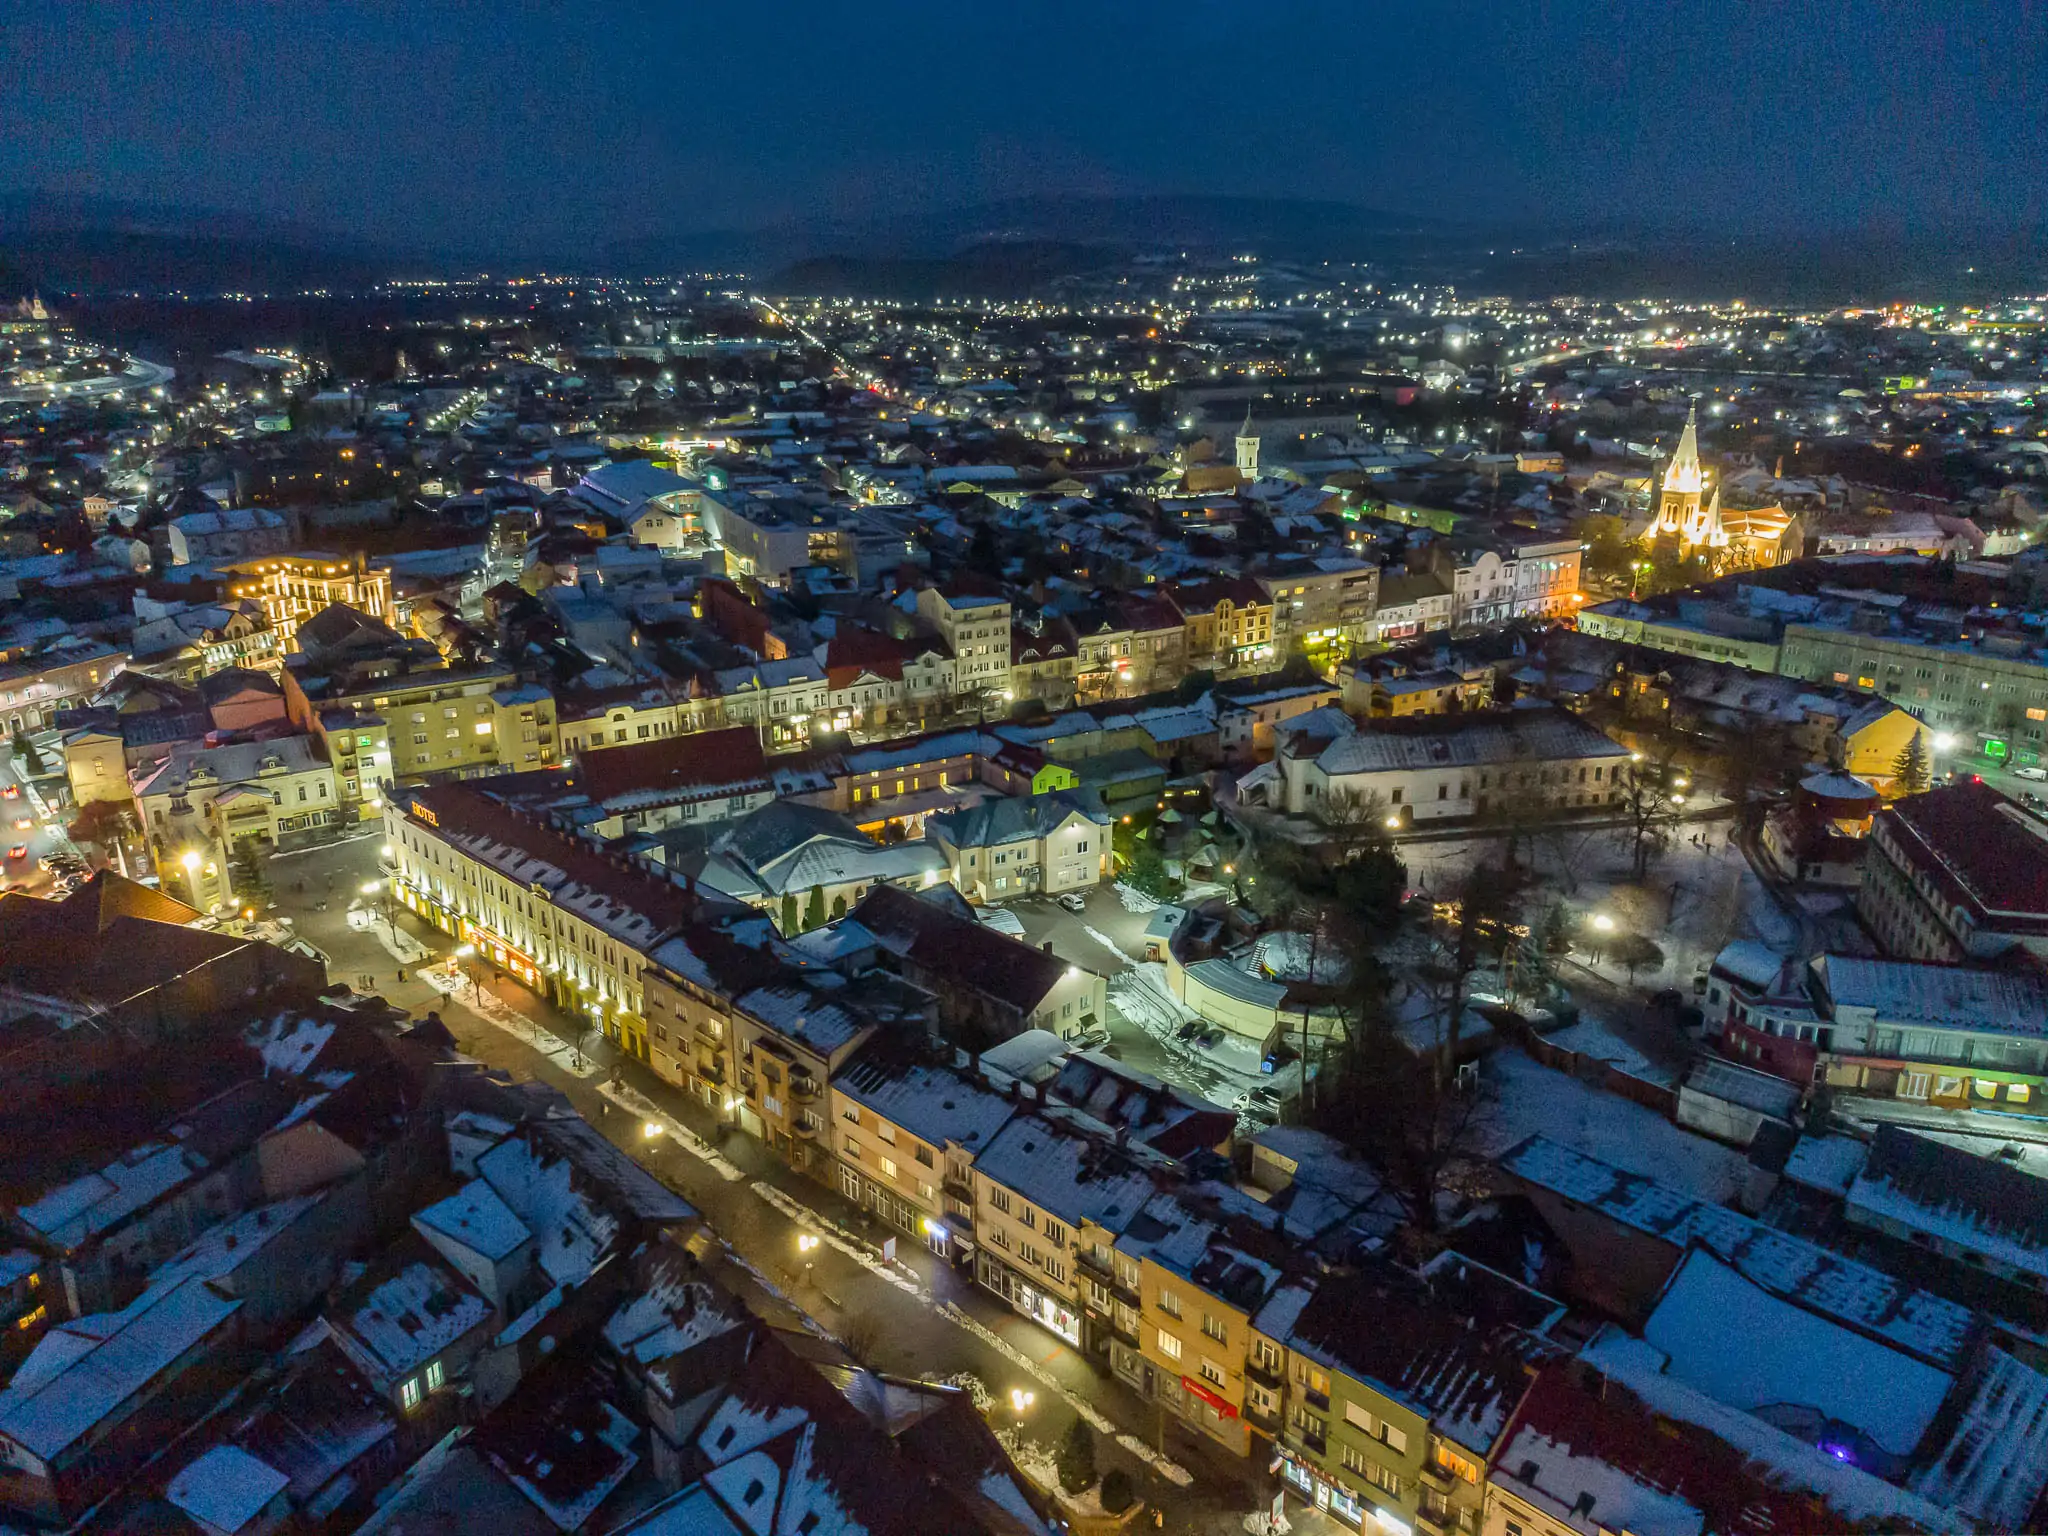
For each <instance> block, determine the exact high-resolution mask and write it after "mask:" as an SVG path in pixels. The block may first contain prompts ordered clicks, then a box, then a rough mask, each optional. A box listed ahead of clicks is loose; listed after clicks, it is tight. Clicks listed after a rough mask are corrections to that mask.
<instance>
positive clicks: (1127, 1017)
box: [1109, 960, 1265, 1094]
mask: <svg viewBox="0 0 2048 1536" xmlns="http://www.w3.org/2000/svg"><path fill="white" fill-rule="evenodd" d="M1109 1001H1110V1005H1111V1006H1112V1007H1113V1008H1115V1010H1116V1012H1117V1015H1118V1017H1120V1018H1122V1019H1123V1020H1124V1021H1125V1022H1126V1023H1128V1024H1134V1025H1136V1026H1137V1027H1138V1028H1139V1029H1141V1030H1143V1031H1144V1032H1145V1033H1146V1034H1148V1035H1150V1036H1151V1037H1152V1039H1153V1040H1154V1041H1156V1042H1157V1043H1158V1045H1159V1047H1160V1049H1162V1050H1163V1051H1165V1052H1166V1054H1167V1055H1168V1056H1170V1057H1172V1058H1173V1059H1174V1061H1176V1062H1178V1063H1181V1064H1184V1065H1186V1066H1189V1067H1193V1068H1196V1069H1197V1070H1198V1071H1202V1072H1205V1073H1206V1074H1207V1075H1208V1076H1209V1077H1211V1078H1213V1079H1215V1080H1217V1081H1219V1082H1221V1083H1224V1084H1226V1085H1231V1086H1234V1087H1235V1088H1237V1089H1243V1088H1245V1087H1246V1086H1248V1084H1249V1083H1250V1082H1252V1081H1256V1080H1257V1079H1259V1078H1261V1077H1263V1076H1264V1075H1265V1074H1264V1073H1263V1072H1262V1071H1261V1070H1260V1064H1261V1062H1262V1061H1263V1059H1264V1057H1263V1055H1262V1053H1261V1052H1260V1050H1259V1046H1258V1042H1256V1041H1254V1040H1250V1039H1247V1038H1246V1037H1245V1036H1243V1035H1238V1034H1233V1033H1232V1032H1231V1031H1229V1030H1227V1029H1222V1026H1220V1025H1215V1026H1210V1027H1211V1028H1212V1029H1217V1030H1221V1033H1222V1038H1221V1039H1219V1040H1218V1041H1217V1042H1216V1044H1215V1045H1213V1046H1205V1045H1201V1044H1198V1043H1196V1042H1194V1041H1190V1040H1183V1039H1181V1038H1180V1028H1181V1026H1182V1025H1183V1024H1190V1023H1196V1022H1200V1021H1201V1019H1202V1016H1201V1015H1200V1014H1199V1013H1197V1012H1195V1010H1194V1009H1192V1008H1190V1007H1188V1005H1187V1004H1186V1003H1183V1002H1182V1001H1181V1000H1180V999H1179V998H1177V997H1175V996H1174V995H1173V993H1172V992H1171V991H1170V990H1169V989H1168V987H1167V984H1166V967H1165V966H1163V965H1161V964H1160V963H1159V962H1158V961H1156V960H1148V961H1144V962H1142V963H1140V964H1137V965H1134V966H1132V967H1131V968H1130V969H1129V970H1127V971H1124V972H1122V973H1121V974H1120V975H1117V976H1113V977H1111V978H1110V983H1109ZM1213 1091H1214V1090H1213V1089H1212V1087H1211V1086H1210V1084H1209V1083H1207V1082H1202V1083H1200V1084H1199V1085H1196V1086H1195V1092H1197V1093H1204V1094H1207V1093H1211V1092H1213Z"/></svg>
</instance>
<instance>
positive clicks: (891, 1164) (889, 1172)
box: [875, 1157, 896, 1179]
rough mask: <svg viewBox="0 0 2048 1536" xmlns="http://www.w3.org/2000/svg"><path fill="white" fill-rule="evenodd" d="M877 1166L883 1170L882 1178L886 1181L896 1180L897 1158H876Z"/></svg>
mask: <svg viewBox="0 0 2048 1536" xmlns="http://www.w3.org/2000/svg"><path fill="white" fill-rule="evenodd" d="M875 1165H876V1166H877V1167H878V1168H880V1169H881V1170H882V1177H883V1178H885V1179H893V1178H895V1177H896V1159H895V1158H893V1157H878V1158H876V1159H875Z"/></svg>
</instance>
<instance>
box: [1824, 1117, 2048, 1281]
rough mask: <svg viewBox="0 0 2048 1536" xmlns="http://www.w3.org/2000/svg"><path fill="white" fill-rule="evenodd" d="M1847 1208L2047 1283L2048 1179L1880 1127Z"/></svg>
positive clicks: (1892, 1127) (1901, 1130)
mask: <svg viewBox="0 0 2048 1536" xmlns="http://www.w3.org/2000/svg"><path fill="white" fill-rule="evenodd" d="M1848 1198H1849V1208H1850V1210H1851V1211H1852V1212H1859V1211H1860V1212H1864V1213H1866V1214H1867V1215H1869V1216H1870V1217H1871V1218H1873V1219H1876V1220H1882V1221H1895V1222H1898V1223H1900V1224H1902V1225H1904V1226H1907V1227H1911V1228H1914V1229H1916V1230H1918V1231H1921V1232H1925V1233H1928V1234H1929V1235H1930V1236H1933V1237H1936V1238H1939V1239H1941V1240H1942V1241H1944V1242H1947V1243H1951V1244H1953V1245H1955V1246H1956V1247H1959V1248H1962V1249H1964V1250H1965V1251H1967V1252H1969V1253H1973V1254H1977V1255H1979V1256H1981V1257H1983V1258H1987V1259H1991V1260H1994V1261H1996V1262H1998V1263H2001V1264H2008V1265H2011V1266H2012V1267H2014V1268H2016V1269H2020V1270H2025V1271H2027V1272H2029V1273H2031V1274H2033V1275H2035V1276H2039V1277H2044V1278H2048V1179H2043V1178H2040V1177H2038V1176H2036V1175H2034V1174H2031V1173H2028V1172H2026V1171H2025V1170H2024V1169H2020V1168H2015V1167H2012V1166H2011V1165H2010V1164H2007V1163H2002V1162H1999V1161H1998V1160H1997V1159H1996V1158H1990V1157H1980V1156H1978V1155H1977V1154H1976V1153H1974V1152H1971V1151H1967V1150H1966V1149H1964V1148H1962V1147H1956V1146H1950V1145H1949V1144H1948V1143H1946V1142H1940V1141H1935V1140H1933V1139H1931V1138H1929V1137H1926V1136H1916V1135H1915V1134H1913V1132H1911V1131H1909V1130H1906V1129H1904V1128H1902V1127H1900V1126H1896V1125H1880V1126H1879V1127H1878V1128H1877V1137H1876V1139H1875V1140H1874V1141H1873V1142H1872V1143H1871V1147H1870V1156H1869V1157H1868V1158H1867V1159H1865V1161H1864V1164H1863V1169H1862V1171H1861V1172H1860V1173H1859V1174H1858V1175H1857V1176H1856V1181H1855V1183H1854V1184H1852V1185H1851V1186H1850V1188H1849V1197H1848Z"/></svg>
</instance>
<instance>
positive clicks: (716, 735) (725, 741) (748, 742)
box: [568, 725, 767, 803]
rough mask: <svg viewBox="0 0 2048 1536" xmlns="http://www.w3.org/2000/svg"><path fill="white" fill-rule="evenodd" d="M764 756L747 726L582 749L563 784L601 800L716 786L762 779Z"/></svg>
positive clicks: (756, 735) (756, 738) (765, 764)
mask: <svg viewBox="0 0 2048 1536" xmlns="http://www.w3.org/2000/svg"><path fill="white" fill-rule="evenodd" d="M766 774H767V755H766V754H765V753H764V752H762V750H761V738H760V736H759V735H758V734H756V733H755V730H754V728H753V727H752V726H750V725H735V726H731V727H729V728H727V729H726V730H722V731H698V732H696V733H694V734H692V735H688V736H667V737H663V738H662V739H661V740H659V741H650V742H646V743H635V744H633V745H631V746H624V747H606V748H605V749H604V750H603V751H601V752H586V753H584V754H583V755H582V757H581V758H580V759H579V761H578V763H577V766H576V769H575V771H574V772H572V773H571V774H570V775H569V778H568V783H569V784H570V785H572V786H573V787H574V788H576V789H578V790H580V791H581V792H582V793H584V794H586V795H588V796H590V798H591V799H593V800H595V801H598V802H600V803H603V802H605V801H608V800H610V799H612V798H613V797H614V796H617V795H624V794H633V793H637V792H640V791H644V790H651V789H687V788H689V787H690V786H692V785H700V784H701V785H704V786H706V787H715V786H717V785H721V784H738V783H743V782H746V781H748V780H752V779H761V778H765V777H766Z"/></svg>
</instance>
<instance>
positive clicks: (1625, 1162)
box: [1477, 1049, 1748, 1205]
mask: <svg viewBox="0 0 2048 1536" xmlns="http://www.w3.org/2000/svg"><path fill="white" fill-rule="evenodd" d="M1483 1073H1484V1078H1483V1080H1484V1081H1485V1083H1486V1086H1487V1097H1488V1099H1489V1100H1490V1102H1489V1103H1488V1105H1487V1107H1486V1110H1485V1112H1484V1113H1483V1115H1482V1116H1481V1123H1480V1126H1479V1130H1478V1136H1477V1141H1478V1146H1477V1151H1478V1152H1479V1154H1480V1155H1481V1156H1484V1157H1489V1158H1492V1157H1498V1156H1500V1155H1501V1154H1502V1153H1504V1152H1506V1151H1507V1150H1508V1149H1509V1148H1510V1147H1512V1146H1514V1145H1515V1144H1516V1143H1518V1142H1520V1141H1523V1140H1524V1139H1526V1138H1528V1137H1530V1136H1534V1135H1536V1134H1538V1133H1539V1132H1540V1133H1541V1134H1543V1135H1545V1136H1548V1137H1549V1138H1550V1139H1551V1140H1552V1141H1555V1142H1558V1143H1560V1144H1562V1145H1564V1146H1567V1147H1571V1148H1573V1149H1574V1150H1575V1151H1579V1152H1583V1153H1584V1154H1585V1155H1586V1156H1588V1157H1597V1158H1599V1159H1600V1160H1601V1161H1602V1162H1604V1163H1612V1164H1613V1165H1614V1166H1615V1167H1617V1168H1626V1169H1628V1170H1629V1171H1630V1172H1632V1173H1640V1174H1642V1175H1644V1176H1645V1177H1646V1178H1653V1179H1655V1180H1657V1182H1658V1183H1660V1184H1665V1185H1669V1186H1670V1187H1671V1188H1673V1189H1677V1190H1682V1191H1684V1192H1685V1193H1686V1194H1689V1195H1692V1196H1694V1197H1696V1198H1698V1199H1701V1200H1710V1201H1713V1202H1714V1203H1715V1204H1717V1205H1718V1204H1722V1203H1724V1202H1726V1201H1727V1200H1728V1198H1729V1197H1730V1196H1732V1195H1733V1194H1734V1193H1735V1192H1736V1190H1737V1189H1739V1188H1740V1187H1741V1185H1742V1182H1743V1179H1744V1175H1745V1173H1746V1171H1747V1169H1748V1160H1747V1158H1746V1157H1745V1156H1744V1155H1743V1154H1742V1153H1741V1152H1738V1151H1736V1150H1735V1149H1734V1148H1733V1147H1724V1146H1722V1145H1721V1144H1720V1143H1719V1142H1717V1141H1709V1140H1707V1138H1706V1137H1704V1136H1695V1135H1693V1134H1692V1133H1691V1132H1689V1131H1682V1130H1680V1129H1679V1128H1678V1127H1677V1126H1675V1125H1673V1124H1672V1123H1671V1122H1670V1121H1669V1120H1666V1119H1665V1118H1664V1117H1663V1116H1662V1115H1660V1114H1658V1113H1657V1112H1656V1111H1655V1110H1653V1109H1648V1108H1646V1107H1644V1106H1643V1105H1641V1104H1637V1103H1635V1102H1633V1101H1632V1100H1629V1099H1624V1098H1622V1097H1621V1096H1620V1095H1619V1094H1614V1093H1608V1092H1606V1091H1605V1090H1603V1089H1599V1088H1595V1087H1592V1086H1591V1085H1589V1084H1586V1083H1582V1082H1580V1081H1579V1080H1578V1079H1577V1078H1575V1077H1570V1076H1567V1075H1566V1074H1565V1073H1563V1072H1553V1071H1551V1070H1550V1068H1548V1067H1545V1066H1540V1065H1538V1064H1537V1063H1536V1062H1534V1061H1531V1060H1530V1059H1529V1058H1528V1057H1527V1056H1524V1055H1523V1054H1522V1053H1521V1052H1520V1051H1517V1050H1511V1049H1504V1050H1499V1051H1496V1052H1494V1053H1493V1055H1491V1056H1490V1057H1488V1058H1487V1059H1486V1065H1485V1067H1484V1068H1483Z"/></svg>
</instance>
